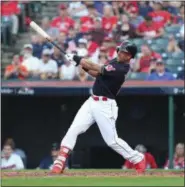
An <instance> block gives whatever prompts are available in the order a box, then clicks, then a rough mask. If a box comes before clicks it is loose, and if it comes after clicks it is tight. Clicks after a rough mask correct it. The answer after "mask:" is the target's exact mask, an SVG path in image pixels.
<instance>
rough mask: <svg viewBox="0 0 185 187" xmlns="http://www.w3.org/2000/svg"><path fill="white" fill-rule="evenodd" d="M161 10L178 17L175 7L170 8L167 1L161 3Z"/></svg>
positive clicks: (170, 5)
mask: <svg viewBox="0 0 185 187" xmlns="http://www.w3.org/2000/svg"><path fill="white" fill-rule="evenodd" d="M162 6H163V10H165V11H167V12H169V13H170V14H172V15H173V16H175V15H178V8H177V7H175V6H172V4H170V2H169V1H163V2H162Z"/></svg>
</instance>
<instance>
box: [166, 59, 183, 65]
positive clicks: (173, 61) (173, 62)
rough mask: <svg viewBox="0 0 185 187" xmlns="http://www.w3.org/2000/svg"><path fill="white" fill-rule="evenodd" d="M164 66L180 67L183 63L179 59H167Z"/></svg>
mask: <svg viewBox="0 0 185 187" xmlns="http://www.w3.org/2000/svg"><path fill="white" fill-rule="evenodd" d="M166 64H167V65H176V66H178V65H181V66H182V65H183V62H182V60H181V59H167V60H166Z"/></svg>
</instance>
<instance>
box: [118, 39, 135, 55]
mask: <svg viewBox="0 0 185 187" xmlns="http://www.w3.org/2000/svg"><path fill="white" fill-rule="evenodd" d="M118 51H124V52H127V53H130V54H131V55H132V58H134V57H135V55H136V54H137V47H136V45H135V44H133V43H131V42H130V41H128V40H125V41H123V42H122V43H121V45H120V46H118V47H117V52H118Z"/></svg>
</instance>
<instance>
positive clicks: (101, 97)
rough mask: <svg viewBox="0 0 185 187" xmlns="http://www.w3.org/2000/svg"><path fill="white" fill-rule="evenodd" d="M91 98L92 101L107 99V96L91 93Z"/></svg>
mask: <svg viewBox="0 0 185 187" xmlns="http://www.w3.org/2000/svg"><path fill="white" fill-rule="evenodd" d="M92 98H93V99H94V101H108V98H107V97H104V96H94V95H92Z"/></svg>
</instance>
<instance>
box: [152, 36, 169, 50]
mask: <svg viewBox="0 0 185 187" xmlns="http://www.w3.org/2000/svg"><path fill="white" fill-rule="evenodd" d="M155 42H156V45H158V46H160V47H161V48H162V49H163V50H165V51H166V48H167V46H168V42H169V41H168V39H167V38H159V39H157V40H156V41H155Z"/></svg>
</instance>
